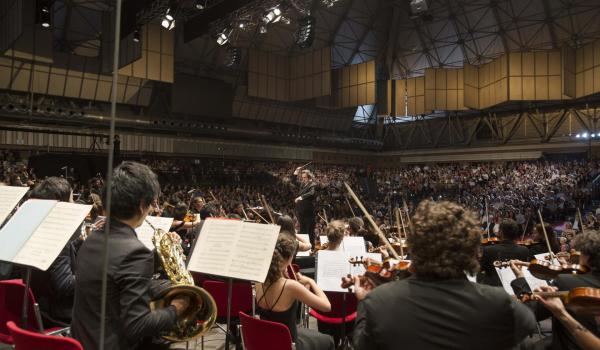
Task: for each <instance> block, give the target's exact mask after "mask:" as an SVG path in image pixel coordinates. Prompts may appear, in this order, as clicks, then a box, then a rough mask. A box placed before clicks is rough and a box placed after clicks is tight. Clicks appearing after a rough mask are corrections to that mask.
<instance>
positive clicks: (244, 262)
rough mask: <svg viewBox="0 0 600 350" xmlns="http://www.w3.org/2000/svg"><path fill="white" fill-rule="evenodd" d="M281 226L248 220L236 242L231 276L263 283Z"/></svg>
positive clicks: (230, 269) (230, 267)
mask: <svg viewBox="0 0 600 350" xmlns="http://www.w3.org/2000/svg"><path fill="white" fill-rule="evenodd" d="M280 229H281V228H280V226H278V225H263V224H257V223H252V222H246V223H243V225H242V231H241V232H240V235H239V237H238V240H237V242H236V243H235V252H236V253H235V254H234V255H233V257H232V259H231V264H230V266H229V271H228V273H229V276H228V277H233V278H238V279H244V280H250V281H256V282H261V283H263V282H264V281H265V279H266V278H267V273H268V272H269V266H270V265H271V260H272V258H273V250H274V249H275V244H276V243H277V237H278V236H279V230H280Z"/></svg>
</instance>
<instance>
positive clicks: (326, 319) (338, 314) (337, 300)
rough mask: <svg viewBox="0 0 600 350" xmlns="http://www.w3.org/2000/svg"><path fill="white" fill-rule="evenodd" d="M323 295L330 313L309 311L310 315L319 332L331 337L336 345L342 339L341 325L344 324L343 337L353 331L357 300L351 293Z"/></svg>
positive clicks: (328, 293)
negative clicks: (315, 322) (314, 320)
mask: <svg viewBox="0 0 600 350" xmlns="http://www.w3.org/2000/svg"><path fill="white" fill-rule="evenodd" d="M325 294H326V295H327V298H328V299H329V302H330V303H331V311H329V312H318V311H316V310H313V309H311V310H310V315H311V316H312V317H314V318H316V319H317V327H318V329H319V332H321V333H324V334H329V335H331V336H333V337H334V339H335V341H336V344H337V343H338V341H339V340H340V338H341V337H342V323H343V324H344V329H343V333H344V336H347V335H348V334H350V333H351V332H352V330H353V329H354V320H356V308H357V307H358V300H356V297H355V296H354V294H352V293H336V292H325ZM344 296H345V298H346V300H345V301H344ZM344 304H345V305H344ZM344 309H345V312H344Z"/></svg>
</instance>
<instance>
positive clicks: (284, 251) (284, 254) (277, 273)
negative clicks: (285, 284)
mask: <svg viewBox="0 0 600 350" xmlns="http://www.w3.org/2000/svg"><path fill="white" fill-rule="evenodd" d="M295 250H296V242H294V241H293V240H292V239H291V238H290V237H289V235H285V234H283V235H279V238H277V244H275V249H274V250H273V258H271V266H269V272H267V279H266V280H265V283H266V284H272V283H274V282H276V281H277V280H278V279H279V278H280V277H281V264H282V263H283V262H284V261H287V260H289V259H290V258H291V257H292V256H293V255H294V252H295Z"/></svg>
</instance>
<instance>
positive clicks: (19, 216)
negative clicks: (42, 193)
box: [0, 199, 58, 262]
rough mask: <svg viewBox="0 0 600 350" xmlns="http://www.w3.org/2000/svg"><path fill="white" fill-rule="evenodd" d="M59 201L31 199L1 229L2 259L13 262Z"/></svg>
mask: <svg viewBox="0 0 600 350" xmlns="http://www.w3.org/2000/svg"><path fill="white" fill-rule="evenodd" d="M56 203H58V201H54V200H45V199H30V200H28V201H26V202H25V203H23V205H21V206H20V207H19V210H17V212H16V213H15V215H13V216H12V217H11V218H10V220H8V222H7V223H6V225H4V227H2V230H0V260H2V261H7V262H12V261H13V259H14V258H15V256H17V254H18V253H19V251H20V250H21V248H23V246H24V245H25V242H27V240H28V239H29V237H31V235H32V234H33V233H34V232H35V230H37V228H38V227H39V226H40V225H41V223H42V221H44V219H45V218H46V216H48V214H49V213H50V212H51V211H52V209H53V208H54V206H55V205H56Z"/></svg>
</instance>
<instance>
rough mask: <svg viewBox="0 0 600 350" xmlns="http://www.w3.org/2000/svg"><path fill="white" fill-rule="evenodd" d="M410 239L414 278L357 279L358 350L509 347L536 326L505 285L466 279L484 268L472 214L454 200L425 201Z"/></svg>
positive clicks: (356, 338) (418, 212)
mask: <svg viewBox="0 0 600 350" xmlns="http://www.w3.org/2000/svg"><path fill="white" fill-rule="evenodd" d="M412 222H413V227H414V231H413V232H411V234H410V235H408V247H409V254H410V256H411V261H412V263H411V267H410V270H411V271H412V277H409V278H406V279H403V280H399V281H394V282H389V283H386V284H383V285H380V286H379V287H377V288H374V289H373V288H372V287H369V285H368V284H365V283H364V281H361V279H358V278H355V279H354V288H355V295H356V297H357V298H358V299H359V300H360V301H359V305H358V311H357V317H356V323H355V328H354V333H353V338H354V339H353V341H354V347H355V348H356V349H361V350H371V349H399V348H402V349H427V350H435V349H457V350H458V349H460V350H467V349H469V350H476V349H486V350H496V349H498V350H500V349H503V350H504V349H510V348H512V347H514V346H515V345H516V344H518V343H519V342H520V341H521V340H522V339H523V338H524V337H525V336H526V335H527V334H530V333H532V332H534V330H535V329H536V323H535V317H534V315H533V313H532V312H531V311H530V310H528V309H527V307H526V306H524V305H523V304H521V303H520V302H519V301H517V300H515V299H513V298H511V297H510V296H509V295H508V294H507V293H506V292H505V291H504V290H503V289H502V288H497V287H491V286H486V285H482V284H477V283H473V282H470V281H469V280H467V278H466V275H465V273H468V274H471V275H472V274H474V273H475V272H476V271H477V270H478V268H479V264H478V262H477V257H476V252H477V249H478V248H479V245H480V242H481V241H480V240H481V237H480V234H479V231H478V229H477V225H478V220H477V218H476V217H475V214H474V213H472V212H471V211H468V210H466V209H464V208H463V207H461V206H460V205H458V204H455V203H450V202H437V203H436V202H433V201H423V202H422V203H421V204H420V205H419V207H418V209H417V211H416V213H415V215H414V217H413V219H412Z"/></svg>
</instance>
